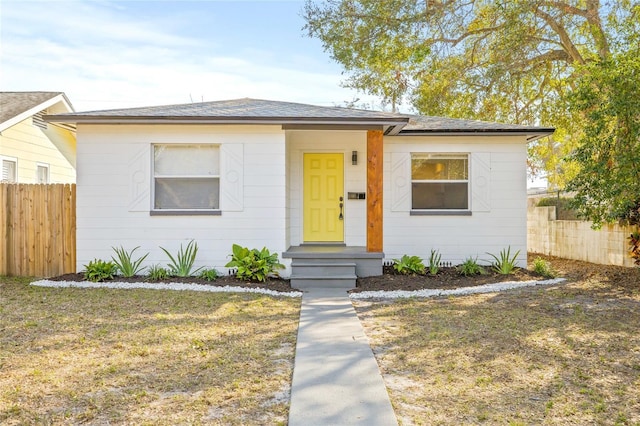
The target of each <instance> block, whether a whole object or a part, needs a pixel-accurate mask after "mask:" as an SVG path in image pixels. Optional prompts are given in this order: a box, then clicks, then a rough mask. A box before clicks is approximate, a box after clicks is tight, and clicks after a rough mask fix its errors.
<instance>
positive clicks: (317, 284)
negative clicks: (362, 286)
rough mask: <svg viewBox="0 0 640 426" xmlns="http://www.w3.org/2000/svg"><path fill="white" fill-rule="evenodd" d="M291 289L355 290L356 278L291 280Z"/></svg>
mask: <svg viewBox="0 0 640 426" xmlns="http://www.w3.org/2000/svg"><path fill="white" fill-rule="evenodd" d="M291 287H292V288H297V289H300V290H304V289H307V288H355V287H356V279H355V278H344V279H335V278H320V279H318V278H316V279H313V278H293V277H292V278H291Z"/></svg>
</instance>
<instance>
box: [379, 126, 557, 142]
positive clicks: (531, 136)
mask: <svg viewBox="0 0 640 426" xmlns="http://www.w3.org/2000/svg"><path fill="white" fill-rule="evenodd" d="M554 132H555V129H545V128H541V129H540V130H507V129H505V130H499V131H498V130H488V131H484V130H466V131H460V130H456V131H451V132H448V131H440V130H434V131H415V132H412V131H406V130H405V131H401V132H400V133H398V134H397V135H393V136H470V135H474V136H509V135H522V136H527V141H529V142H532V141H534V140H537V139H540V138H543V137H545V136H550V135H552V134H553V133H554ZM389 136H392V135H389Z"/></svg>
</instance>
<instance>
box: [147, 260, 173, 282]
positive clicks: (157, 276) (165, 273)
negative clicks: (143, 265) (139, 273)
mask: <svg viewBox="0 0 640 426" xmlns="http://www.w3.org/2000/svg"><path fill="white" fill-rule="evenodd" d="M148 272H149V275H148V277H149V279H150V280H153V281H161V280H165V279H167V278H169V277H170V276H171V273H170V272H169V270H168V269H167V268H164V267H162V266H160V265H158V264H156V265H151V266H149V269H148Z"/></svg>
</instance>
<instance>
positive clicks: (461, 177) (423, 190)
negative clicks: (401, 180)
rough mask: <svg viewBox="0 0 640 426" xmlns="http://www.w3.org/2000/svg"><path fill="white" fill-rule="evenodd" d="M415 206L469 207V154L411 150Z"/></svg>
mask: <svg viewBox="0 0 640 426" xmlns="http://www.w3.org/2000/svg"><path fill="white" fill-rule="evenodd" d="M411 208H412V209H413V210H444V211H456V210H458V211H466V210H468V209H469V155H468V154H428V153H412V154H411Z"/></svg>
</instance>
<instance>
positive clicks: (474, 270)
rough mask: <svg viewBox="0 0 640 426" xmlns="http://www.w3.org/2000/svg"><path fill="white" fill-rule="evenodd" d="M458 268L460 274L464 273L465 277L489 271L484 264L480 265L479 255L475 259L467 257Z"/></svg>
mask: <svg viewBox="0 0 640 426" xmlns="http://www.w3.org/2000/svg"><path fill="white" fill-rule="evenodd" d="M456 270H457V271H458V273H459V274H460V275H464V276H465V277H470V276H473V275H482V274H486V273H487V271H486V270H485V269H484V268H483V267H482V266H480V265H478V258H477V257H476V258H475V259H474V258H472V257H469V258H467V259H466V260H465V261H464V263H462V265H459V266H458V267H456Z"/></svg>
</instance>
